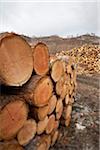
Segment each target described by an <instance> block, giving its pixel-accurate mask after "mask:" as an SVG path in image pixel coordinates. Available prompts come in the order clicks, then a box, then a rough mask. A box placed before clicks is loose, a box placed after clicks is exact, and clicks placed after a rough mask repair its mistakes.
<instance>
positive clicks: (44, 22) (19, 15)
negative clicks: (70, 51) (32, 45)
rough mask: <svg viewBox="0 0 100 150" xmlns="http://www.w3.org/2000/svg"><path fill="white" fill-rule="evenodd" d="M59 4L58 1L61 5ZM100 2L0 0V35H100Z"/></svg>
mask: <svg viewBox="0 0 100 150" xmlns="http://www.w3.org/2000/svg"><path fill="white" fill-rule="evenodd" d="M57 1H58V2H57ZM99 10H100V1H99V0H66V2H64V1H63V0H62V1H60V0H55V2H54V0H46V2H39V0H37V1H35V0H33V1H29V0H26V2H25V0H24V1H19V0H16V1H14V2H12V0H10V1H9V0H3V1H2V0H0V32H3V31H14V32H16V33H20V34H26V35H29V36H33V35H34V36H48V35H59V36H67V35H74V36H76V35H77V34H79V35H81V34H85V33H95V34H96V35H99V36H100V28H99V26H100V11H99Z"/></svg>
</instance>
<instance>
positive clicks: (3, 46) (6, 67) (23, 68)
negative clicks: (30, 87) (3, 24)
mask: <svg viewBox="0 0 100 150" xmlns="http://www.w3.org/2000/svg"><path fill="white" fill-rule="evenodd" d="M32 71H33V58H32V50H31V47H30V46H29V45H28V43H27V42H26V41H25V40H24V39H23V38H22V37H21V36H19V35H17V34H14V33H5V34H4V35H3V36H2V37H1V38H0V82H1V83H2V84H6V85H9V86H21V85H23V84H24V83H26V82H27V81H28V80H29V78H30V77H31V74H32Z"/></svg>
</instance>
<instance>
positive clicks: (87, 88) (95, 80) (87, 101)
mask: <svg viewBox="0 0 100 150" xmlns="http://www.w3.org/2000/svg"><path fill="white" fill-rule="evenodd" d="M77 80H78V81H77V83H78V85H77V93H76V100H75V103H74V105H73V113H72V121H71V124H70V126H69V127H68V129H66V127H64V126H60V130H61V138H60V139H59V140H58V142H57V143H56V144H55V146H54V147H53V148H51V150H99V76H98V75H94V76H90V77H85V76H79V77H78V78H77Z"/></svg>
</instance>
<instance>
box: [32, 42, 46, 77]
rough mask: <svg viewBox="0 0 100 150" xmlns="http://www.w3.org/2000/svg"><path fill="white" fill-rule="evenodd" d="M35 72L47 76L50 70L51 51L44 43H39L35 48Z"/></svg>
mask: <svg viewBox="0 0 100 150" xmlns="http://www.w3.org/2000/svg"><path fill="white" fill-rule="evenodd" d="M33 64H34V70H35V72H36V74H38V75H45V74H46V73H47V72H48V70H49V51H48V47H47V46H46V45H45V44H44V43H38V44H37V45H36V46H35V47H34V48H33Z"/></svg>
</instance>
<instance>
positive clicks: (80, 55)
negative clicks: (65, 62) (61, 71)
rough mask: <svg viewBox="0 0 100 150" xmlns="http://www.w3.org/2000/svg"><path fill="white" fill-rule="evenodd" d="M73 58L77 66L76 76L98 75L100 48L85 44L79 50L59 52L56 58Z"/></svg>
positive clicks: (99, 71)
mask: <svg viewBox="0 0 100 150" xmlns="http://www.w3.org/2000/svg"><path fill="white" fill-rule="evenodd" d="M66 55H68V56H71V57H73V60H74V61H75V64H76V65H77V73H78V74H94V73H100V67H99V66H100V46H99V45H88V44H85V45H83V46H81V47H79V48H73V49H71V50H70V51H66V52H64V51H61V52H60V53H57V54H56V56H57V57H65V56H66Z"/></svg>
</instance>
